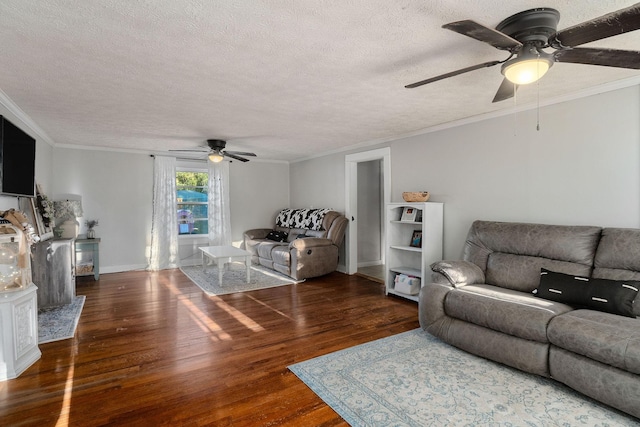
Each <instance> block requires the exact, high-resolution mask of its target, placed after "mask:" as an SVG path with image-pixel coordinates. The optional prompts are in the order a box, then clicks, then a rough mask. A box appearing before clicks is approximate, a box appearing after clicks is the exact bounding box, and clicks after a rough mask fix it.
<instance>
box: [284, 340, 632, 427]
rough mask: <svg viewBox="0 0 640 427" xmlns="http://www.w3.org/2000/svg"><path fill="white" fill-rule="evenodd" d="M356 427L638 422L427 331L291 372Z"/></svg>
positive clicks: (330, 356)
mask: <svg viewBox="0 0 640 427" xmlns="http://www.w3.org/2000/svg"><path fill="white" fill-rule="evenodd" d="M289 369H290V370H291V371H293V372H294V373H295V374H296V375H297V376H298V377H299V378H300V379H301V380H302V381H304V382H305V384H306V385H307V386H309V388H311V390H313V391H314V392H315V393H316V394H317V395H318V396H320V397H321V398H322V400H324V401H325V402H326V403H327V404H328V405H329V406H331V407H332V408H333V409H334V410H335V411H336V412H337V413H338V414H340V416H342V418H344V419H345V421H346V422H348V423H349V424H350V425H352V426H420V427H423V426H476V425H491V426H529V427H531V426H610V427H611V426H630V425H634V426H636V425H640V423H638V420H636V419H634V418H632V417H631V416H626V415H624V414H622V413H620V412H618V411H615V410H613V409H610V408H609V407H606V406H604V405H601V404H599V403H597V402H595V401H593V400H591V399H589V398H587V397H584V396H582V395H580V394H579V393H577V392H575V391H573V390H571V389H569V388H567V387H565V386H563V385H562V384H559V383H557V382H555V381H553V380H550V379H548V378H542V377H539V376H537V375H532V374H527V373H524V372H521V371H518V370H516V369H512V368H509V367H507V366H504V365H501V364H498V363H494V362H491V361H489V360H486V359H483V358H480V357H477V356H474V355H471V354H469V353H466V352H464V351H462V350H459V349H457V348H455V347H452V346H449V345H448V344H445V343H443V342H442V341H440V340H438V339H437V338H434V337H432V336H431V335H429V334H427V333H426V332H424V331H423V330H421V329H416V330H413V331H409V332H405V333H402V334H398V335H394V336H392V337H388V338H384V339H380V340H377V341H372V342H370V343H367V344H363V345H359V346H356V347H352V348H349V349H346V350H342V351H338V352H335V353H331V354H328V355H325V356H321V357H317V358H315V359H311V360H308V361H306V362H301V363H297V364H295V365H292V366H289Z"/></svg>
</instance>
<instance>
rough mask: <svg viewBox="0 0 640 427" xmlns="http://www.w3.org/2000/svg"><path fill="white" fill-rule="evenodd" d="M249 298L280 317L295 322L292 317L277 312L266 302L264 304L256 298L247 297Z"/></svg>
mask: <svg viewBox="0 0 640 427" xmlns="http://www.w3.org/2000/svg"><path fill="white" fill-rule="evenodd" d="M247 297H249V298H250V299H252V300H254V301H255V302H257V303H258V304H260V305H262V306H264V307H267V308H268V309H269V310H272V311H275V312H276V313H278V314H279V315H280V316H282V317H286V318H287V319H289V320H294V319H293V318H292V317H291V316H288V315H286V314H284V313H283V312H281V311H280V310H277V309H275V308H273V307H271V306H270V305H269V304H267V303H265V302H262V301H260V300H258V299H256V298H254V297H252V296H251V295H247Z"/></svg>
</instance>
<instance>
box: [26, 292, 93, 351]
mask: <svg viewBox="0 0 640 427" xmlns="http://www.w3.org/2000/svg"><path fill="white" fill-rule="evenodd" d="M85 298H86V297H85V296H84V295H79V296H76V299H75V300H73V302H71V304H66V305H61V306H59V307H53V308H47V309H42V310H38V344H44V343H47V342H52V341H60V340H66V339H69V338H73V336H74V335H75V333H76V327H77V326H78V320H80V314H81V313H82V308H83V307H84V300H85Z"/></svg>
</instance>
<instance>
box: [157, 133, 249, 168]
mask: <svg viewBox="0 0 640 427" xmlns="http://www.w3.org/2000/svg"><path fill="white" fill-rule="evenodd" d="M207 145H208V147H202V149H200V150H169V151H190V152H194V153H207V157H208V158H209V160H211V161H212V162H214V163H218V162H221V161H222V160H223V159H224V158H225V157H229V158H231V159H235V160H239V161H241V162H248V161H249V159H245V158H244V156H251V157H256V155H255V153H246V152H244V151H228V150H225V149H224V148H225V147H226V146H227V141H224V140H222V139H207Z"/></svg>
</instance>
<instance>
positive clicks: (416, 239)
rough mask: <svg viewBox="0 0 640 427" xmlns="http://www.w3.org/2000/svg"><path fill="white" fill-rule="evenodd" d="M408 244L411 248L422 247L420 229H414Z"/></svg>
mask: <svg viewBox="0 0 640 427" xmlns="http://www.w3.org/2000/svg"><path fill="white" fill-rule="evenodd" d="M409 246H411V247H413V248H421V247H422V230H414V232H413V235H412V236H411V243H409Z"/></svg>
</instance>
